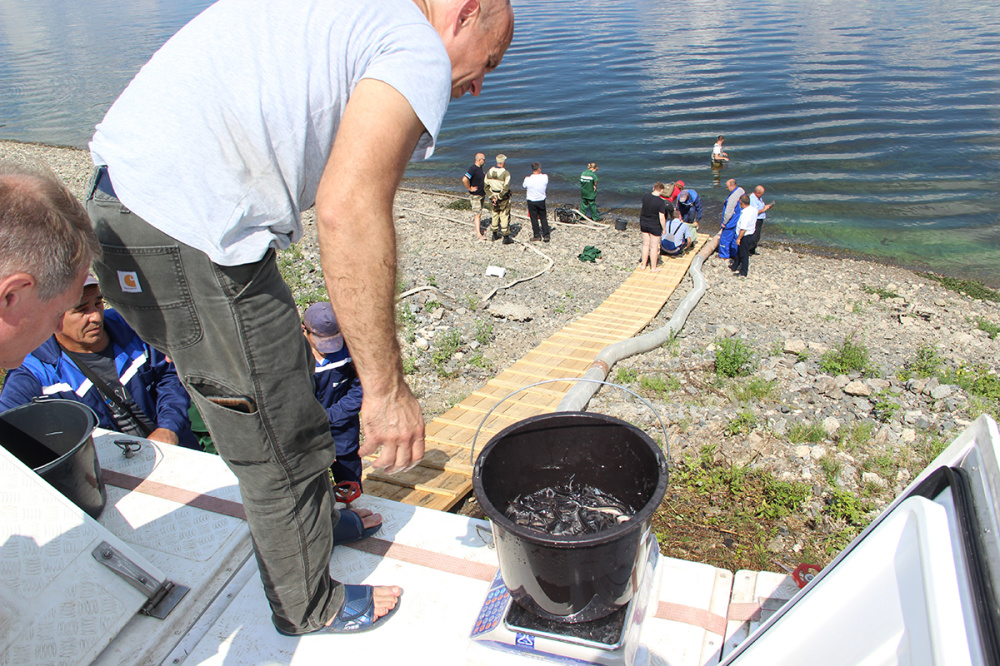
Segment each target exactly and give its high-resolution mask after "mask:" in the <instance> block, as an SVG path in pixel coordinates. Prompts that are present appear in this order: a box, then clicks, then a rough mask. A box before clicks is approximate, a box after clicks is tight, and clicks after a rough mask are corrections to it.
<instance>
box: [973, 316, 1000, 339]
mask: <svg viewBox="0 0 1000 666" xmlns="http://www.w3.org/2000/svg"><path fill="white" fill-rule="evenodd" d="M976 327H977V328H978V329H979V330H980V331H986V334H987V335H989V336H990V340H996V339H997V334H1000V326H997V325H996V324H994V323H993V322H991V321H990V320H989V319H987V318H986V317H976Z"/></svg>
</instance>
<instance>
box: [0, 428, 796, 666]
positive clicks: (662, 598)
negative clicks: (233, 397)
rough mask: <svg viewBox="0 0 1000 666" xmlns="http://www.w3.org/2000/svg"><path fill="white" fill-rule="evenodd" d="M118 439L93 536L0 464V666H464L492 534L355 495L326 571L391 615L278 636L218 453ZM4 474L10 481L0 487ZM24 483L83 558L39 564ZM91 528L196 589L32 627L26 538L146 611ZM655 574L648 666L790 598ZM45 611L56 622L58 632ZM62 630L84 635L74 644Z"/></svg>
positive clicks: (695, 570)
mask: <svg viewBox="0 0 1000 666" xmlns="http://www.w3.org/2000/svg"><path fill="white" fill-rule="evenodd" d="M120 438H121V436H120V435H117V434H114V433H106V432H103V431H97V432H96V433H95V442H96V444H97V449H98V456H99V458H100V461H101V466H102V468H104V469H105V470H107V471H108V472H110V474H107V475H106V477H107V478H106V482H107V483H108V505H107V507H106V508H105V510H104V512H103V514H102V515H101V517H100V520H99V521H97V522H99V523H100V526H98V525H97V523H95V521H92V520H91V519H90V518H89V517H88V516H86V515H85V514H83V513H82V512H81V511H79V510H77V509H76V507H75V506H73V505H72V504H71V503H69V502H68V501H66V500H64V498H62V497H61V496H60V495H58V494H57V493H54V491H53V492H52V493H46V492H45V488H47V484H45V483H44V482H43V481H41V480H40V479H38V477H34V475H33V474H30V473H28V472H27V469H26V468H24V467H23V465H20V463H18V462H17V461H15V460H13V459H12V458H11V457H10V456H4V457H3V459H2V461H0V462H2V465H0V474H2V476H3V487H6V488H11V487H20V491H19V493H18V494H17V495H14V496H8V497H6V498H4V499H3V503H4V506H5V507H6V508H5V509H4V511H5V516H4V518H5V519H4V523H3V530H4V532H5V534H4V545H3V551H2V560H0V564H3V565H4V566H0V664H13V663H32V664H67V663H92V662H93V663H100V664H124V663H129V664H138V663H150V664H160V663H163V664H170V665H171V666H174V665H177V664H220V665H221V664H226V665H234V664H315V663H324V662H326V661H328V660H330V659H331V657H332V656H333V655H335V656H336V660H337V661H338V662H341V663H351V662H356V663H363V662H369V661H371V660H372V659H375V660H377V663H399V664H406V663H422V662H423V661H424V660H428V661H430V660H432V661H433V663H436V664H465V663H467V654H466V652H467V649H468V645H469V633H470V630H471V629H472V626H473V623H474V621H475V618H476V615H477V613H478V611H479V608H480V606H481V604H482V602H483V600H484V598H485V595H486V592H487V589H488V586H489V582H490V581H491V580H492V578H493V576H494V574H495V572H496V567H497V561H496V553H495V551H494V550H492V549H491V548H490V547H489V546H488V545H487V541H488V537H487V538H485V539H484V537H483V536H481V535H483V534H486V535H488V533H489V532H488V531H489V527H488V524H487V523H486V522H485V521H480V520H475V519H470V518H466V517H462V516H456V515H453V514H448V513H442V512H439V511H434V510H430V509H424V508H419V507H414V506H410V505H407V504H401V503H398V502H393V501H390V500H384V499H379V498H374V497H367V496H366V497H364V498H363V499H362V500H360V501H358V502H356V503H355V506H358V507H364V508H370V509H372V510H373V511H377V512H379V513H381V514H382V515H383V517H384V522H383V525H384V526H383V529H382V531H381V532H380V533H379V534H378V535H377V537H375V538H372V539H368V540H365V541H364V542H361V543H359V544H354V545H353V546H346V547H344V546H342V547H339V548H337V549H336V551H335V552H334V554H333V557H332V558H331V561H330V569H331V573H332V575H333V576H334V577H335V578H337V579H339V580H342V581H344V582H348V583H370V584H392V585H399V586H401V587H402V588H403V589H404V594H403V600H402V605H401V606H400V610H399V611H398V612H397V614H396V615H395V616H394V617H393V618H392V619H391V620H390V621H389V622H387V623H386V624H385V625H384V626H383V627H380V628H379V629H377V630H376V631H372V632H369V633H364V634H358V635H350V636H343V635H340V636H331V635H317V634H312V635H308V636H303V637H298V638H289V637H284V636H281V635H279V634H278V633H277V632H276V631H275V630H274V628H273V626H272V625H271V620H270V611H269V609H268V606H267V603H266V600H265V597H264V592H263V589H262V586H261V583H260V579H259V576H258V574H257V567H256V562H255V560H254V559H253V558H252V557H251V548H250V542H249V534H248V531H247V529H246V525H245V523H244V522H243V521H242V520H241V519H240V518H239V517H238V516H239V515H240V511H241V507H240V505H239V493H238V489H237V487H236V483H235V479H234V477H233V476H232V474H231V472H229V470H228V468H226V467H225V465H224V464H223V463H222V461H221V460H220V459H219V458H218V457H216V456H211V455H208V454H203V453H198V452H194V451H189V450H186V449H180V448H176V447H168V446H160V445H154V444H152V443H149V442H146V443H145V444H144V445H143V447H142V450H141V451H139V452H138V453H137V454H136V455H135V457H133V458H131V459H126V458H125V457H123V455H122V453H121V451H120V449H118V447H116V446H115V445H114V443H113V440H114V439H120ZM0 453H5V452H2V451H0ZM15 477H16V478H18V479H20V480H19V481H18V482H17V484H14V483H12V482H11V481H10V479H12V478H15ZM31 477H34V479H31ZM18 484H19V485H18ZM25 484H27V485H29V486H32V487H33V488H34V495H33V497H34V498H35V499H34V500H33V501H35V502H41V501H43V500H42V499H39V498H41V497H42V496H43V495H45V497H46V498H47V501H50V502H51V503H53V504H54V505H56V507H57V509H58V511H59V512H60V513H61V514H62V518H61V520H62V521H63V523H64V524H65V526H66V527H67V529H69V530H70V531H73V532H79V531H80V530H81V528H82V529H84V531H87V533H88V535H89V538H88V539H86V540H85V543H81V544H80V545H79V548H78V551H79V552H78V553H76V554H74V555H73V556H72V557H68V558H67V557H62V559H61V560H60V562H55V563H50V562H47V559H48V558H47V554H51V553H55V552H57V551H60V550H62V551H65V550H66V548H67V547H68V546H69V545H70V544H69V542H68V541H67V540H66V539H65V534H63V535H60V534H59V530H54V529H52V528H51V527H46V528H45V529H42V530H41V531H42V532H44V534H42V533H39V529H41V528H40V527H39V526H38V525H37V515H36V514H37V511H29V512H27V514H25V512H24V511H23V510H21V509H19V508H18V507H20V506H21V502H20V500H19V498H23V497H24V486H25ZM122 486H124V487H122ZM22 508H23V507H22ZM11 511H14V512H15V513H17V512H20V513H19V515H20V518H19V519H17V520H11V518H12V516H11ZM32 516H34V518H32ZM101 526H103V528H105V529H106V530H107V532H110V533H111V535H113V536H111V539H115V538H117V539H120V541H121V542H123V543H124V544H126V547H128V546H131V548H132V549H134V552H135V554H136V555H137V557H138V558H139V560H140V561H145V562H147V563H148V566H149V567H150V568H148V569H147V570H149V571H151V572H153V573H156V572H162V574H163V575H165V576H166V577H167V578H169V579H170V580H171V581H173V582H175V583H179V584H181V585H185V586H188V587H190V588H191V592H189V593H188V595H187V596H186V597H185V598H184V599H183V600H182V601H181V603H180V604H179V605H178V607H177V608H176V609H175V610H174V611H173V612H172V613H171V614H170V615H169V616H168V617H167V619H166V620H157V619H154V618H151V617H148V616H144V615H132V614H131V613H132V611H129V612H123V611H121V610H118V612H117V615H118V616H119V617H120V618H121V621H120V622H119V623H117V624H112V623H101V625H102V627H104V625H105V624H106V625H107V626H106V627H104V628H103V629H102V631H94V630H93V625H94V623H93V620H92V618H91V621H90V623H89V624H88V623H87V622H84V621H82V620H79V621H78V620H73V619H71V618H72V617H79V618H86V617H88V616H90V615H92V614H93V613H94V612H96V611H97V610H98V609H99V607H100V605H101V604H100V603H96V602H95V600H94V599H87V598H85V597H80V596H73V595H79V593H80V590H74V589H67V588H66V587H65V586H63V587H61V588H59V587H57V586H55V585H53V586H50V589H47V590H39V592H40V593H44V594H45V595H55V594H56V593H65V594H68V595H69V596H68V597H67V598H64V599H62V600H60V601H59V602H53V603H46V604H44V607H42V608H38V609H37V610H38V613H36V614H35V615H32V614H31V613H30V612H27V613H26V612H23V609H25V608H27V606H30V605H31V604H29V603H28V601H29V600H28V599H27V597H26V595H25V594H23V591H19V590H18V583H17V581H16V580H14V579H12V578H11V577H10V576H8V575H7V574H8V573H13V574H17V572H16V571H14V569H12V568H11V566H10V562H11V561H12V558H22V557H23V555H24V552H23V551H24V549H23V548H20V549H19V547H18V545H19V544H21V545H22V546H23V542H24V541H25V540H28V541H31V540H33V541H34V542H35V543H36V544H37V545H38V548H36V549H35V550H34V551H33V553H34V556H35V557H37V558H38V561H39V563H40V564H38V566H39V567H40V568H41V569H42V570H47V569H48V568H49V567H50V565H51V566H55V565H56V564H59V565H66V561H65V560H69V567H70V569H69V570H67V572H66V573H63V574H61V575H62V576H63V577H64V578H67V579H77V580H93V581H97V582H100V583H102V584H103V587H104V588H107V589H108V590H109V591H110V590H112V588H114V586H117V588H114V589H115V590H117V591H114V592H112V594H111V596H112V597H116V596H117V595H125V596H128V597H130V599H129V601H130V602H131V603H132V605H133V606H136V605H138V603H141V601H142V599H141V597H139V595H138V593H136V592H135V591H134V590H132V589H131V588H129V587H128V586H123V585H121V581H120V579H118V578H117V577H116V576H115V575H114V574H113V573H111V572H110V571H108V570H107V569H104V568H103V567H102V565H100V564H99V563H97V562H96V561H95V560H94V558H93V557H92V556H91V550H92V549H93V543H99V542H100V540H101V539H102V538H107V537H103V536H97V533H98V532H102V533H103V534H105V535H106V534H107V532H104V530H102V529H101ZM78 541H79V540H78ZM49 542H61V543H60V544H58V545H57V544H56V543H49ZM57 559H58V558H57ZM657 576H658V580H657V583H656V587H655V588H654V596H655V598H656V599H655V602H654V603H653V604H651V607H650V610H649V613H650V615H651V616H648V617H647V618H646V620H645V622H644V623H643V625H642V633H641V638H640V642H641V644H642V645H644V646H645V648H646V649H647V650H648V653H649V656H650V659H649V663H651V664H663V665H666V664H669V665H670V666H686V665H691V666H696V665H697V666H700V665H703V664H717V663H719V662H720V660H721V658H722V656H723V652H724V651H726V650H728V649H732V647H733V646H734V645H735V644H736V643H738V642H739V641H740V640H742V639H743V638H745V637H746V636H747V635H748V634H749V633H750V631H752V630H753V629H754V628H755V627H756V626H757V625H758V624H759V623H760V622H761V621H762V620H766V619H767V613H768V612H769V611H771V609H773V608H775V607H777V606H778V605H780V603H781V602H783V600H784V599H786V598H787V597H788V596H791V594H793V593H794V591H796V590H797V588H796V587H795V586H794V583H790V578H789V577H787V576H783V575H777V574H758V573H755V572H738V573H737V575H736V577H735V585H734V576H733V574H732V573H731V572H729V571H725V570H721V569H716V568H714V567H711V566H709V565H706V564H699V563H695V562H686V561H682V560H677V559H672V558H666V557H661V558H660V560H659V565H658V567H657ZM70 587H72V586H70ZM77 587H79V586H77ZM90 587H91V586H87V589H90ZM91 592H93V590H91ZM131 597H136V598H137V599H138V601H136V600H135V599H131ZM779 599H780V600H781V601H779ZM114 600H115V599H114V598H111V599H108V602H109V603H111V602H113V601H114ZM734 602H735V605H734ZM36 605H37V604H36ZM114 605H115V607H116V608H117V606H119V605H121V604H114ZM57 607H58V609H59V610H58V611H56V610H54V609H55V608H57ZM762 608H763V611H762V610H761V609H762ZM734 612H735V616H734ZM53 613H56V614H57V615H59V616H60V617H57V618H56V621H54V622H53V621H52V614H53ZM737 616H738V617H739V618H740V619H739V620H736V619H734V617H737ZM60 618H62V619H60ZM67 618H69V619H67ZM88 626H89V627H90V629H88V628H87V627H88ZM68 627H76V628H77V629H79V631H78V634H79V636H78V637H76V638H74V639H73V640H72V641H71V640H68V639H67V628H68ZM40 632H41V633H40ZM46 632H47V633H46ZM43 634H44V635H43ZM40 646H42V647H40ZM46 646H47V647H46ZM105 646H106V647H105ZM418 659H419V661H418ZM504 663H509V662H504Z"/></svg>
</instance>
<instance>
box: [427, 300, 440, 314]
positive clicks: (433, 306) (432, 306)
mask: <svg viewBox="0 0 1000 666" xmlns="http://www.w3.org/2000/svg"><path fill="white" fill-rule="evenodd" d="M443 307H444V305H442V304H441V302H440V301H427V302H426V303H424V310H426V311H427V312H434V311H435V310H437V309H438V308H443Z"/></svg>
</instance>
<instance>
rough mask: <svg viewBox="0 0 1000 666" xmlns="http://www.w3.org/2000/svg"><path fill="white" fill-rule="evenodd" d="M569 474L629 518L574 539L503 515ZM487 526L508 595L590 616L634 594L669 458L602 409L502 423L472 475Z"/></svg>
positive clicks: (568, 615)
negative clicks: (632, 511) (622, 506)
mask: <svg viewBox="0 0 1000 666" xmlns="http://www.w3.org/2000/svg"><path fill="white" fill-rule="evenodd" d="M570 480H572V482H573V483H574V484H580V485H590V486H593V487H595V488H598V489H599V490H601V491H603V492H605V493H607V494H609V495H611V496H613V497H615V498H616V499H618V500H619V501H621V502H623V503H624V504H626V505H627V506H630V507H632V508H634V509H635V510H636V513H635V514H634V515H633V517H632V518H631V519H629V520H628V521H626V522H624V523H622V524H620V525H617V526H615V527H613V528H611V529H608V530H605V531H602V532H598V533H597V534H589V535H582V536H553V535H550V534H545V533H542V532H539V531H536V530H533V529H529V528H527V527H523V526H521V525H517V524H515V523H514V522H512V521H511V520H510V519H509V518H507V516H506V514H505V513H504V512H505V511H506V509H507V507H508V505H509V504H510V502H511V501H512V500H514V499H515V498H516V497H518V496H521V495H528V494H531V493H533V492H535V491H537V490H541V489H542V488H546V487H552V486H558V485H561V484H565V483H567V482H569V481H570ZM472 485H473V489H474V491H475V494H476V499H477V500H478V501H479V504H480V506H482V508H483V511H484V512H485V513H486V515H487V517H489V519H490V520H491V521H492V523H493V536H494V540H495V542H496V549H497V555H498V557H499V560H500V573H501V575H502V576H503V581H504V585H506V587H507V589H508V590H509V591H510V593H511V597H512V598H513V599H514V600H515V601H516V602H517V603H518V604H520V605H521V606H523V607H524V608H526V609H527V610H529V611H531V612H533V613H535V614H536V615H539V616H540V617H543V618H545V619H549V620H553V621H556V622H570V623H575V622H589V621H592V620H596V619H599V618H601V617H604V616H606V615H609V614H611V613H613V612H614V611H616V610H618V609H619V608H621V607H622V606H624V605H625V604H627V603H628V602H629V601H630V600H631V598H632V595H633V594H634V593H635V591H636V585H637V584H638V579H639V576H638V575H637V574H638V573H639V572H638V571H637V568H638V567H640V566H642V562H643V560H644V557H645V555H646V551H645V550H644V544H645V542H646V537H647V535H648V534H649V530H650V524H651V523H652V518H653V513H654V512H655V511H656V509H657V507H659V505H660V502H661V501H662V500H663V495H664V493H665V492H666V490H667V460H666V457H665V456H664V455H663V452H662V451H661V450H660V448H659V447H658V446H657V445H656V442H654V441H653V440H652V438H650V437H649V436H648V435H647V434H646V433H644V432H643V431H642V430H640V429H638V428H636V427H635V426H633V425H631V424H629V423H627V422H625V421H622V420H620V419H616V418H614V417H611V416H604V415H602V414H593V413H590V412H557V413H554V414H543V415H541V416H534V417H531V418H529V419H525V420H524V421H520V422H518V423H515V424H514V425H512V426H510V427H508V428H506V429H504V430H503V431H501V432H500V433H498V434H497V435H496V436H494V437H493V438H492V439H491V440H490V441H489V443H488V444H487V445H486V446H485V448H483V451H482V453H481V454H480V456H479V458H478V460H476V465H475V469H474V472H473V477H472Z"/></svg>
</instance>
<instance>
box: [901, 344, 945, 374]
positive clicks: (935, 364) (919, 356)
mask: <svg viewBox="0 0 1000 666" xmlns="http://www.w3.org/2000/svg"><path fill="white" fill-rule="evenodd" d="M941 362H942V360H941V355H940V354H938V351H937V347H935V346H934V345H923V346H921V347H920V348H919V349H917V353H916V355H915V356H914V357H913V359H912V360H910V361H907V362H906V363H904V364H903V369H902V370H900V371H899V372H898V373H897V376H898V377H899V379H900V380H901V381H904V382H905V381H906V380H908V379H910V378H912V377H919V378H920V379H926V378H927V377H933V376H934V375H935V374H937V371H938V369H940V367H941Z"/></svg>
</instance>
